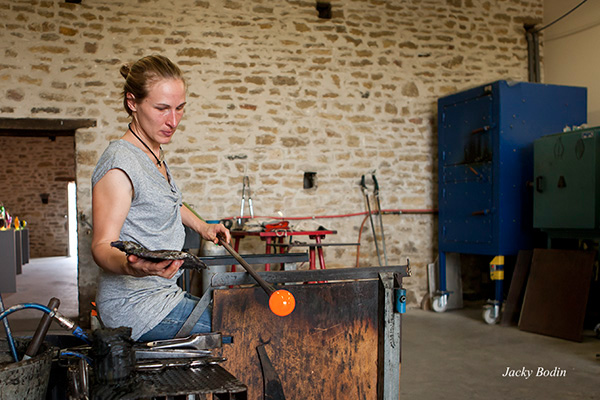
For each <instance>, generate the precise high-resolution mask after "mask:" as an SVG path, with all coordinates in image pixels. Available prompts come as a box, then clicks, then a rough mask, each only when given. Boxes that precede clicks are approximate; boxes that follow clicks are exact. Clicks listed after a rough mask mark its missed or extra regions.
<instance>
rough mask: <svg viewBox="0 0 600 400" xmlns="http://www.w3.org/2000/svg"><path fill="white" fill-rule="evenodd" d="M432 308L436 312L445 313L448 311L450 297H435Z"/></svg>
mask: <svg viewBox="0 0 600 400" xmlns="http://www.w3.org/2000/svg"><path fill="white" fill-rule="evenodd" d="M431 308H433V311H435V312H439V313H442V312H445V311H446V309H448V297H447V296H443V295H442V296H435V297H434V298H433V301H432V302H431Z"/></svg>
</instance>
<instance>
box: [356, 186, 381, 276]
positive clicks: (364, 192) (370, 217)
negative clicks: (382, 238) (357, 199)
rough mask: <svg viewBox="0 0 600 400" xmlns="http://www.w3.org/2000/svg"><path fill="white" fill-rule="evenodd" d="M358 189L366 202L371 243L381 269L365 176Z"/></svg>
mask: <svg viewBox="0 0 600 400" xmlns="http://www.w3.org/2000/svg"><path fill="white" fill-rule="evenodd" d="M360 187H361V188H362V192H363V195H364V196H365V201H366V202H367V211H368V212H369V222H371V231H372V232H373V241H374V242H375V250H376V251H377V260H378V261H379V266H380V267H381V254H380V253H379V244H378V243H377V234H376V233H375V223H374V222H373V212H372V211H371V203H370V202H369V192H368V191H367V183H366V181H365V176H364V175H363V176H362V177H361V179H360Z"/></svg>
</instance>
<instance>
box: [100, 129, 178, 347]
mask: <svg viewBox="0 0 600 400" xmlns="http://www.w3.org/2000/svg"><path fill="white" fill-rule="evenodd" d="M165 167H166V169H167V175H168V177H169V181H167V180H166V179H165V177H164V176H163V175H162V174H161V173H160V171H159V170H158V168H156V165H155V164H154V163H153V162H152V160H151V159H150V158H149V157H148V156H147V155H146V154H145V153H144V152H143V151H142V150H140V149H139V148H137V147H136V146H134V145H133V144H131V143H129V142H127V141H125V140H116V141H112V142H111V143H110V144H109V146H108V147H107V149H106V150H105V151H104V153H103V154H102V156H101V157H100V160H99V161H98V164H97V165H96V168H95V169H94V173H93V174H92V187H93V186H95V185H96V183H98V181H99V180H100V179H101V178H102V177H103V176H104V175H105V174H106V173H107V172H108V171H110V170H111V169H115V168H117V169H120V170H122V171H123V172H125V173H126V174H127V176H128V177H129V180H130V181H131V183H132V185H133V199H132V201H131V208H130V209H129V213H128V214H127V217H126V219H125V223H124V224H123V227H122V229H121V233H120V235H119V240H129V241H134V242H137V243H139V244H141V245H143V246H144V247H146V248H148V249H150V250H181V248H182V247H183V243H184V241H185V230H184V227H183V223H182V222H181V206H182V204H183V200H182V196H181V192H180V191H179V189H178V188H177V186H176V185H175V182H174V180H173V178H172V176H171V172H170V170H169V167H168V166H167V164H166V163H165ZM181 273H182V271H179V272H178V273H177V274H176V275H175V276H174V277H173V278H171V279H166V278H161V277H158V276H147V277H142V278H137V277H133V276H129V275H115V274H112V273H109V272H106V271H104V270H101V272H100V277H99V281H98V293H97V296H96V306H97V308H98V312H99V314H100V318H102V322H104V324H105V325H106V326H107V327H110V328H116V327H119V326H127V327H131V328H132V335H131V336H132V338H133V339H134V340H137V339H139V338H140V337H141V336H142V335H143V334H144V333H146V332H148V331H150V330H151V329H152V328H154V327H155V326H156V325H158V323H159V322H160V321H162V320H163V319H164V318H165V317H166V316H167V315H168V314H169V313H170V312H171V311H172V310H173V308H175V306H176V305H177V304H178V303H179V302H180V301H181V300H182V299H183V291H182V290H181V289H180V288H179V286H177V278H178V277H179V276H180V275H181Z"/></svg>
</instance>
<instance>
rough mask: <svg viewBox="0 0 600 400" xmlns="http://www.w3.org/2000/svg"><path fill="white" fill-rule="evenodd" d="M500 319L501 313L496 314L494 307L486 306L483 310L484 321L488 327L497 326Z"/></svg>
mask: <svg viewBox="0 0 600 400" xmlns="http://www.w3.org/2000/svg"><path fill="white" fill-rule="evenodd" d="M499 319H500V313H498V312H496V309H495V308H494V307H493V306H486V307H485V308H484V309H483V320H484V321H485V323H486V324H488V325H494V324H497V323H498V321H499Z"/></svg>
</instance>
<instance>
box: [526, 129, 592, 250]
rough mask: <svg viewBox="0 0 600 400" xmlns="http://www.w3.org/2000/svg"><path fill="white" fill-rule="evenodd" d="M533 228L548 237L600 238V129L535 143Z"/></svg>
mask: <svg viewBox="0 0 600 400" xmlns="http://www.w3.org/2000/svg"><path fill="white" fill-rule="evenodd" d="M533 152H534V157H533V159H534V177H535V182H534V196H533V226H534V227H535V228H539V229H541V230H542V231H545V232H547V233H548V237H549V238H552V237H573V238H596V237H600V201H599V200H600V127H594V128H587V129H578V130H573V131H570V132H563V133H557V134H553V135H548V136H544V137H542V138H539V139H537V140H535V141H534V144H533Z"/></svg>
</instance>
